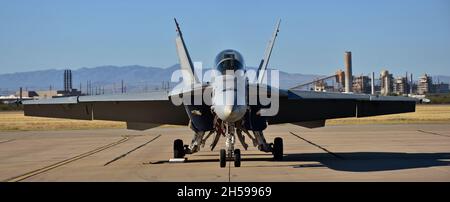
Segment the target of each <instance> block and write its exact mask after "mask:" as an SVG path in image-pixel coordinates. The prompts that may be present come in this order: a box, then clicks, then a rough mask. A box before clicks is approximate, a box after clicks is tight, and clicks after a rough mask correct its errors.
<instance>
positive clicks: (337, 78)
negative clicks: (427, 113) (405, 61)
mask: <svg viewBox="0 0 450 202" xmlns="http://www.w3.org/2000/svg"><path fill="white" fill-rule="evenodd" d="M344 63H345V71H344V70H340V69H339V70H338V71H336V73H335V74H334V75H331V76H327V77H324V78H319V79H316V80H314V81H311V82H308V83H305V84H301V85H298V86H295V87H294V88H295V89H304V90H311V91H320V92H343V93H363V94H372V95H425V94H432V93H449V92H450V90H449V84H447V83H443V82H439V81H438V82H437V83H433V80H432V77H431V76H429V75H428V74H424V75H422V76H420V77H419V78H418V80H417V81H414V80H413V74H408V72H406V73H405V75H403V76H398V77H394V76H393V74H391V73H389V71H388V70H386V69H385V70H382V71H380V74H379V76H378V77H375V72H371V73H370V76H368V75H360V76H355V75H353V74H352V53H351V52H350V51H347V52H345V53H344Z"/></svg>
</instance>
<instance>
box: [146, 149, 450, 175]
mask: <svg viewBox="0 0 450 202" xmlns="http://www.w3.org/2000/svg"><path fill="white" fill-rule="evenodd" d="M203 156H204V155H203ZM216 156H217V155H216ZM246 156H249V157H246ZM251 156H255V155H254V154H249V155H245V156H244V155H243V157H242V161H243V162H246V161H247V162H248V161H261V162H262V161H270V162H272V164H271V165H247V166H246V165H245V163H243V164H242V167H280V166H281V167H286V166H288V167H293V168H306V167H328V168H330V169H333V170H338V171H348V172H370V171H387V170H402V169H413V168H426V167H434V166H449V165H450V153H400V152H348V153H334V155H331V154H329V153H299V154H285V155H284V157H283V162H311V161H312V162H318V163H316V164H311V163H304V164H292V165H285V164H284V165H280V163H279V162H276V161H273V160H272V158H271V157H269V156H267V155H265V156H267V157H251ZM167 162H168V161H157V162H153V163H150V164H161V163H167ZM202 162H218V159H217V158H214V159H189V160H188V161H187V162H186V163H202Z"/></svg>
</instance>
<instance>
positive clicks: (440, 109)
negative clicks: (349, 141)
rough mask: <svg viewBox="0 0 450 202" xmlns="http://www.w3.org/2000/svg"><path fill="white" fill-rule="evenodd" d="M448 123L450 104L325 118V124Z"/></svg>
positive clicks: (449, 121)
mask: <svg viewBox="0 0 450 202" xmlns="http://www.w3.org/2000/svg"><path fill="white" fill-rule="evenodd" d="M414 123H449V124H450V105H417V106H416V112H412V113H403V114H392V115H383V116H373V117H365V118H343V119H332V120H327V122H326V125H345V124H414Z"/></svg>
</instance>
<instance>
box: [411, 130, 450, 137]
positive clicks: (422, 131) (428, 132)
mask: <svg viewBox="0 0 450 202" xmlns="http://www.w3.org/2000/svg"><path fill="white" fill-rule="evenodd" d="M417 131H419V132H421V133H427V134H432V135H439V136H442V137H450V136H449V135H443V134H439V133H435V132H430V131H424V130H417Z"/></svg>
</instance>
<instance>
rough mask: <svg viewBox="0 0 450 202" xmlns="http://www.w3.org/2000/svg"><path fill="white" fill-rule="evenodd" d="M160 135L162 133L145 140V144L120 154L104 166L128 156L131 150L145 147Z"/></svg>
mask: <svg viewBox="0 0 450 202" xmlns="http://www.w3.org/2000/svg"><path fill="white" fill-rule="evenodd" d="M159 137H161V134H159V135H157V136H156V137H154V138H152V139H151V140H149V141H147V142H145V143H144V144H141V145H139V146H137V147H135V148H133V149H132V150H130V151H128V152H126V153H124V154H122V155H120V156H118V157H116V158H114V159H113V160H111V161H108V162H107V163H105V164H104V165H103V166H107V165H108V164H110V163H113V162H115V161H117V160H119V159H121V158H123V157H125V156H127V155H128V154H130V153H131V152H134V151H136V150H138V149H140V148H142V147H144V146H145V145H147V144H148V143H150V142H153V141H155V140H156V139H158V138H159Z"/></svg>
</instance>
